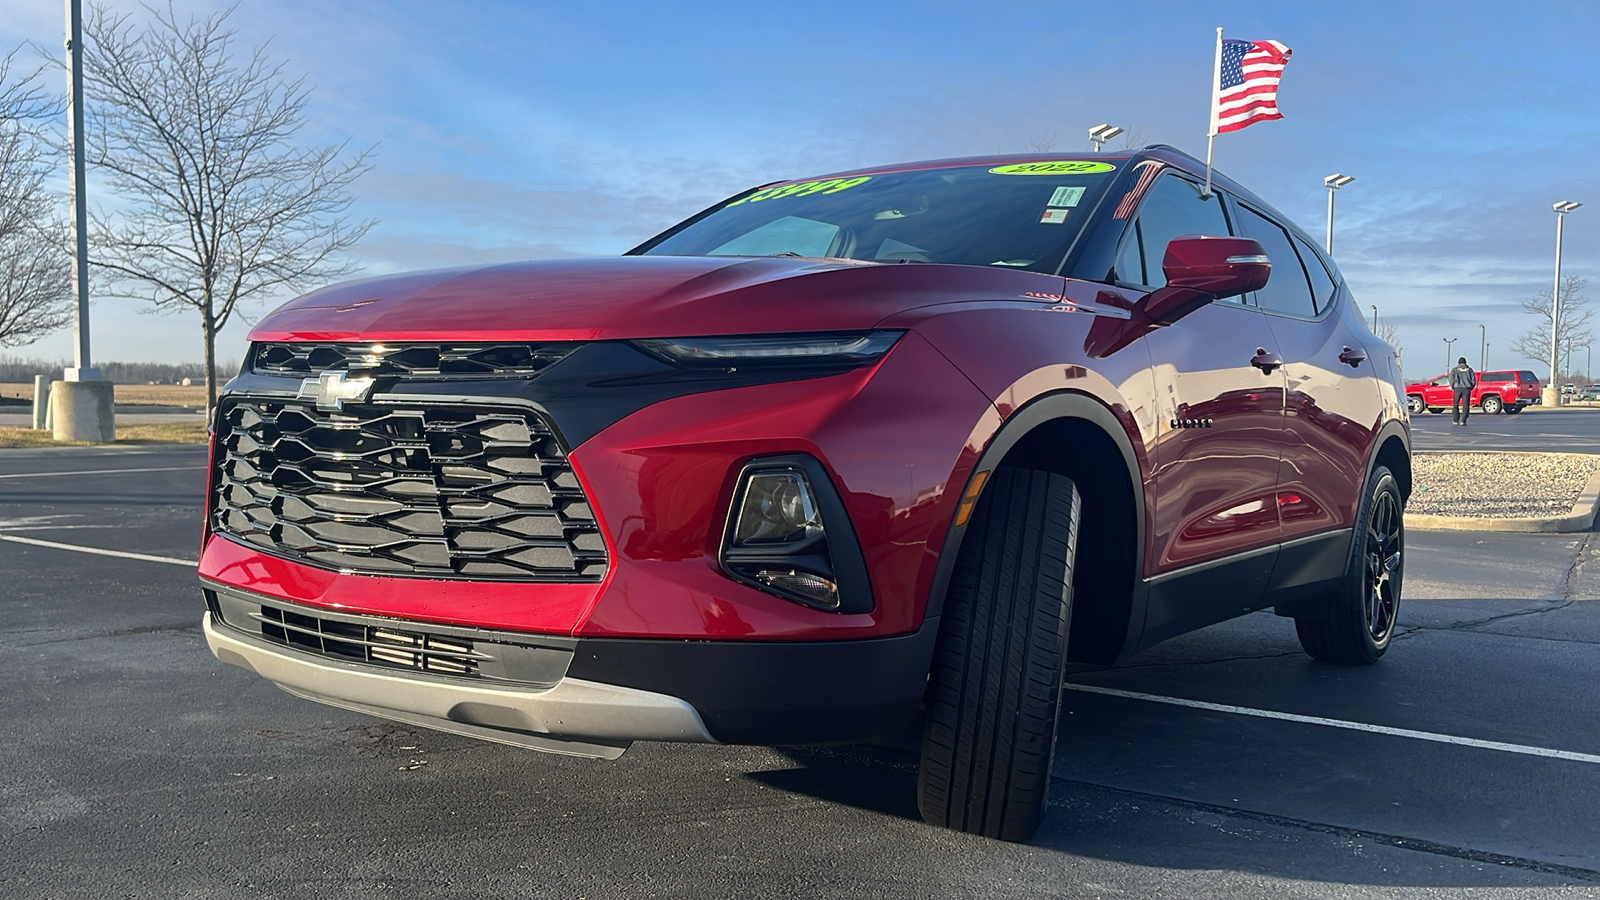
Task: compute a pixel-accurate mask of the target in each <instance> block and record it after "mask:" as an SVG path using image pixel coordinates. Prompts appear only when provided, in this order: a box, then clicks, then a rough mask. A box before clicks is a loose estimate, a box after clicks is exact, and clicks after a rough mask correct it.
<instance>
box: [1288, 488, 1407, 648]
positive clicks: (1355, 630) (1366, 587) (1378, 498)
mask: <svg viewBox="0 0 1600 900" xmlns="http://www.w3.org/2000/svg"><path fill="white" fill-rule="evenodd" d="M1405 540H1406V538H1405V509H1404V503H1403V502H1402V500H1401V497H1400V485H1399V484H1398V483H1397V482H1396V481H1395V479H1394V475H1393V474H1391V473H1390V472H1389V470H1388V469H1387V468H1386V467H1384V466H1378V467H1376V468H1374V469H1373V470H1372V474H1371V475H1370V476H1368V478H1367V491H1366V493H1365V494H1364V495H1363V497H1362V501H1361V506H1360V510H1359V512H1358V513H1357V515H1356V533H1355V540H1353V541H1351V553H1350V560H1349V564H1348V566H1347V568H1346V570H1345V576H1344V578H1343V580H1342V581H1341V583H1340V585H1339V587H1338V589H1337V590H1336V591H1335V592H1334V593H1333V594H1332V595H1331V596H1330V597H1329V598H1328V603H1327V605H1326V607H1325V608H1323V609H1321V610H1317V611H1316V612H1315V613H1313V614H1308V615H1305V616H1296V617H1295V620H1294V627H1295V633H1296V634H1297V635H1299V637H1300V646H1301V647H1302V648H1304V649H1305V651H1306V653H1308V654H1310V655H1311V656H1312V657H1313V658H1315V659H1320V660H1324V661H1326V662H1334V663H1344V664H1346V665H1365V664H1369V663H1374V662H1377V661H1378V660H1379V659H1380V658H1381V657H1382V656H1383V654H1384V653H1385V652H1386V651H1387V650H1388V649H1389V643H1390V641H1391V640H1392V639H1393V638H1394V629H1395V624H1396V622H1397V621H1398V619H1399V614H1400V593H1401V585H1402V581H1403V579H1404V575H1405Z"/></svg>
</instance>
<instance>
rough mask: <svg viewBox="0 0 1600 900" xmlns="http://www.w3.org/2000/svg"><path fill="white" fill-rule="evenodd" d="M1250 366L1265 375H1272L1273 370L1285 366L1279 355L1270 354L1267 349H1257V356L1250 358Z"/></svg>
mask: <svg viewBox="0 0 1600 900" xmlns="http://www.w3.org/2000/svg"><path fill="white" fill-rule="evenodd" d="M1250 365H1252V366H1255V367H1256V368H1258V369H1260V370H1261V371H1262V372H1263V373H1264V374H1267V375H1271V374H1272V370H1273V369H1276V368H1278V367H1279V366H1281V365H1283V360H1281V359H1279V358H1278V356H1277V354H1274V353H1268V352H1267V349H1266V348H1265V347H1257V348H1256V355H1255V356H1253V357H1251V358H1250Z"/></svg>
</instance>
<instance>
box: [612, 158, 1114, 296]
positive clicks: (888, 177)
mask: <svg viewBox="0 0 1600 900" xmlns="http://www.w3.org/2000/svg"><path fill="white" fill-rule="evenodd" d="M1117 162H1118V163H1120V162H1121V161H1120V160H1118V161H1117ZM1116 168H1117V163H1111V162H1098V161H1088V160H1054V161H1040V162H1029V163H1020V164H1015V165H1003V166H961V167H956V168H944V169H924V170H920V171H914V172H888V173H884V174H878V175H855V176H849V177H841V178H821V179H812V180H809V181H795V182H789V183H786V184H781V185H775V186H773V187H768V188H763V189H761V190H759V191H755V192H754V193H750V194H746V195H742V196H740V197H737V198H735V199H734V200H732V201H730V202H729V203H727V204H725V205H724V206H722V207H721V208H720V209H716V210H714V211H712V212H711V213H710V214H708V215H704V216H703V217H702V218H700V219H698V220H691V221H690V222H689V223H687V224H685V225H680V226H678V229H676V230H674V231H668V232H667V233H666V234H665V235H663V236H661V237H658V238H655V239H654V240H652V241H650V242H648V243H646V244H644V245H643V246H642V247H640V248H639V249H638V250H636V251H634V252H636V253H642V254H646V255H650V256H806V257H823V258H840V259H859V260H872V261H876V262H904V263H915V262H931V263H955V264H958V265H968V266H1007V267H1012V268H1019V269H1032V270H1034V271H1041V272H1054V271H1055V269H1056V267H1057V266H1058V265H1059V264H1060V262H1061V258H1062V256H1063V255H1064V254H1065V253H1066V251H1067V249H1068V247H1070V246H1071V244H1072V240H1073V238H1074V237H1076V236H1077V234H1078V232H1079V231H1080V230H1081V229H1082V227H1083V222H1084V219H1085V218H1086V217H1087V216H1088V215H1089V213H1090V212H1091V211H1092V210H1093V209H1094V205H1095V203H1096V202H1097V201H1098V200H1099V199H1100V195H1101V194H1102V193H1104V191H1105V189H1106V186H1107V185H1108V184H1110V182H1111V180H1112V178H1113V176H1114V175H1115V170H1116Z"/></svg>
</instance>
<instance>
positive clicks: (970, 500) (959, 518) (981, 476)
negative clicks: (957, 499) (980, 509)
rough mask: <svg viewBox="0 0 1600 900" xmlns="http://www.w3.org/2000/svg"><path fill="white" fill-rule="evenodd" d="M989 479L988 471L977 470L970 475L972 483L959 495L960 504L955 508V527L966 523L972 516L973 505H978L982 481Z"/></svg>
mask: <svg viewBox="0 0 1600 900" xmlns="http://www.w3.org/2000/svg"><path fill="white" fill-rule="evenodd" d="M988 480H989V473H988V472H979V473H978V474H976V475H974V476H972V484H970V485H968V486H967V492H966V494H964V495H963V496H962V497H961V506H959V507H957V508H956V527H957V528H960V527H961V526H963V525H965V524H967V520H968V519H970V518H972V510H973V507H975V506H977V505H978V493H979V492H980V491H982V490H983V483H984V482H985V481H988Z"/></svg>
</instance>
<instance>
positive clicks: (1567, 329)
mask: <svg viewBox="0 0 1600 900" xmlns="http://www.w3.org/2000/svg"><path fill="white" fill-rule="evenodd" d="M1586 284H1588V282H1587V281H1586V280H1585V279H1583V278H1581V277H1579V276H1577V275H1568V276H1566V277H1565V278H1562V279H1561V328H1560V329H1559V332H1558V333H1559V334H1560V335H1561V352H1560V354H1558V355H1559V356H1560V358H1562V359H1566V358H1567V357H1568V356H1569V355H1570V354H1571V353H1572V351H1574V350H1582V349H1583V348H1585V347H1587V346H1589V345H1590V343H1592V342H1593V341H1594V333H1593V332H1592V331H1591V330H1590V329H1589V322H1590V320H1591V319H1593V318H1594V310H1592V309H1590V308H1589V298H1588V297H1586V296H1584V293H1583V288H1584V286H1585V285H1586ZM1522 308H1523V309H1524V310H1526V311H1527V313H1528V314H1529V315H1532V316H1538V317H1539V318H1540V319H1541V321H1540V322H1539V324H1538V325H1537V326H1535V327H1534V328H1533V330H1531V331H1529V332H1528V333H1527V334H1524V335H1523V336H1521V337H1519V338H1517V339H1516V340H1515V341H1514V342H1512V344H1511V349H1512V351H1513V352H1515V353H1516V354H1517V355H1518V356H1521V357H1523V358H1524V359H1532V360H1538V361H1540V362H1543V363H1545V364H1546V365H1549V361H1550V292H1549V291H1540V292H1539V293H1537V294H1535V295H1534V296H1532V297H1529V298H1528V299H1526V300H1524V301H1522Z"/></svg>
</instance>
